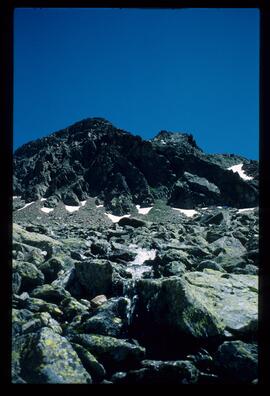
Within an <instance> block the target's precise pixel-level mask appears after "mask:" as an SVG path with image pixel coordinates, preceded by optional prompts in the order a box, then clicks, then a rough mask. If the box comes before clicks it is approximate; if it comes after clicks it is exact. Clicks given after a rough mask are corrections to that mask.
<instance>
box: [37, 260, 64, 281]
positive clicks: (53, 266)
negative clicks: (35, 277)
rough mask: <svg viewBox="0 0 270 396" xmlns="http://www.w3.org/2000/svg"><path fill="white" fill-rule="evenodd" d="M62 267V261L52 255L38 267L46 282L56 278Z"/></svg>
mask: <svg viewBox="0 0 270 396" xmlns="http://www.w3.org/2000/svg"><path fill="white" fill-rule="evenodd" d="M64 268H65V266H64V262H63V261H62V260H61V259H59V258H57V257H52V258H50V259H49V260H47V261H46V262H45V263H43V264H41V265H40V266H39V269H40V271H41V272H42V273H43V275H44V277H45V280H46V282H53V281H54V280H55V279H57V276H58V274H59V272H60V271H62V270H63V269H64Z"/></svg>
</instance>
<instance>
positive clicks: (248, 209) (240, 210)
mask: <svg viewBox="0 0 270 396" xmlns="http://www.w3.org/2000/svg"><path fill="white" fill-rule="evenodd" d="M255 209H256V208H244V209H238V211H237V213H242V212H249V211H250V210H255Z"/></svg>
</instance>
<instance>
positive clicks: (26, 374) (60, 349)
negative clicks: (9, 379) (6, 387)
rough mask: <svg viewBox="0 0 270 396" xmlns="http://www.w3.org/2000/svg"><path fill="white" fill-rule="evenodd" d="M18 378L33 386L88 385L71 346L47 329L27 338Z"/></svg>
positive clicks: (85, 374) (83, 370) (89, 380)
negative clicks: (20, 377)
mask: <svg viewBox="0 0 270 396" xmlns="http://www.w3.org/2000/svg"><path fill="white" fill-rule="evenodd" d="M20 365H21V376H22V378H23V379H24V380H26V381H27V383H34V384H47V383H48V384H73V383H74V384H78V383H85V384H87V383H91V382H92V379H91V377H90V375H89V374H88V373H87V371H86V370H85V368H84V367H83V365H82V363H81V361H80V359H79V357H78V355H77V354H76V352H75V351H74V350H73V348H72V346H71V344H70V343H69V342H68V341H67V340H66V339H65V338H64V337H62V336H60V335H59V334H56V333H54V332H53V331H52V330H51V329H50V328H47V327H43V328H42V329H41V330H40V331H39V332H38V333H37V334H29V337H28V339H27V342H25V349H24V352H23V353H22V355H21V357H20Z"/></svg>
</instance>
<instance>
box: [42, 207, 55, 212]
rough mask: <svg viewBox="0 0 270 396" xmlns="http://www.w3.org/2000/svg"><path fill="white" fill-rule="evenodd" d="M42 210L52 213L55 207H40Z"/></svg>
mask: <svg viewBox="0 0 270 396" xmlns="http://www.w3.org/2000/svg"><path fill="white" fill-rule="evenodd" d="M40 210H42V212H44V213H50V212H52V211H53V210H54V209H53V208H44V207H43V208H40Z"/></svg>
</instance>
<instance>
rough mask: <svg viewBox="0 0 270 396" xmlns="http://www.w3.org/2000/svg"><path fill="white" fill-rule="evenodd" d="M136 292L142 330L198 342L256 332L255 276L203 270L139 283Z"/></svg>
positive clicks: (256, 300)
mask: <svg viewBox="0 0 270 396" xmlns="http://www.w3.org/2000/svg"><path fill="white" fill-rule="evenodd" d="M137 292H138V298H139V308H138V315H139V318H138V321H141V323H144V326H149V325H150V323H151V327H152V326H160V327H163V328H164V327H165V328H167V329H171V330H172V329H174V332H175V333H176V334H178V333H179V334H180V333H184V334H187V335H189V336H192V337H194V338H200V339H208V338H211V337H219V338H222V337H226V336H228V335H238V336H239V335H241V336H243V335H250V336H252V335H254V334H256V332H257V325H258V278H257V277H256V276H254V275H234V274H224V273H222V272H219V271H214V270H211V269H205V270H204V271H203V272H197V271H196V272H187V273H185V274H184V275H182V276H181V277H177V276H173V277H170V278H167V279H166V278H164V279H158V280H148V279H145V280H140V281H138V283H137ZM145 307H147V309H146V310H145ZM140 312H141V315H142V316H140ZM143 312H144V313H143Z"/></svg>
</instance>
